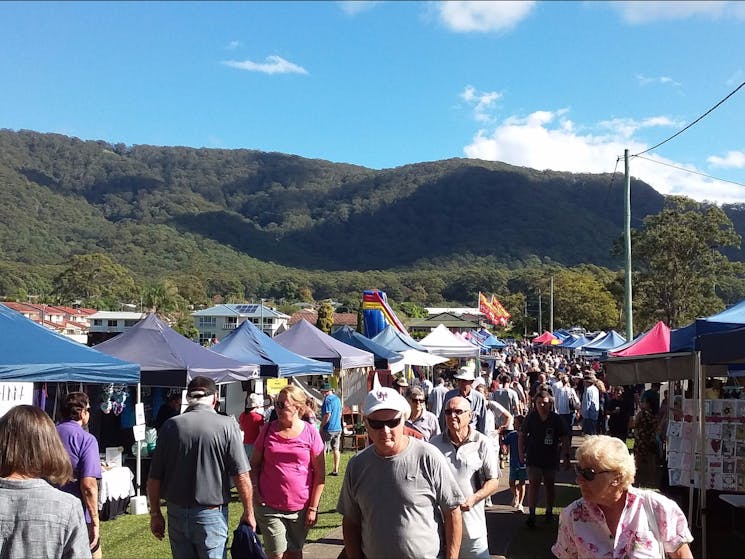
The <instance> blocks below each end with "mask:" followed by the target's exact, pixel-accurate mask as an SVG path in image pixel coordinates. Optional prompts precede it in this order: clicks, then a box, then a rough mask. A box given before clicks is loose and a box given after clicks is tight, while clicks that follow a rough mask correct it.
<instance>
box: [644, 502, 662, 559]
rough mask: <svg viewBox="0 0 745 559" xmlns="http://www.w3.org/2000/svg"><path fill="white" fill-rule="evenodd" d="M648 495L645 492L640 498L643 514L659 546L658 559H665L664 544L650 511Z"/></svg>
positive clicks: (654, 517) (655, 520) (655, 518)
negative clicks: (660, 558)
mask: <svg viewBox="0 0 745 559" xmlns="http://www.w3.org/2000/svg"><path fill="white" fill-rule="evenodd" d="M649 493H650V492H649V491H645V492H644V493H643V494H642V496H641V498H642V500H643V502H644V512H645V513H646V514H647V524H649V530H650V531H651V532H652V534H653V535H654V539H655V540H656V541H657V545H659V546H660V547H659V555H658V557H667V553H665V544H664V543H663V542H662V536H661V535H660V527H659V525H658V524H657V517H656V516H655V515H654V509H652V503H651V502H650V499H649Z"/></svg>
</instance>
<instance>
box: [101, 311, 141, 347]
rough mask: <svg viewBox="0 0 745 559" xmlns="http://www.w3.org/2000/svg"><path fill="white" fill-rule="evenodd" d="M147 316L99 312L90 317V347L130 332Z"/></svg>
mask: <svg viewBox="0 0 745 559" xmlns="http://www.w3.org/2000/svg"><path fill="white" fill-rule="evenodd" d="M145 316H147V315H146V314H145V313H140V312H131V311H98V312H96V313H93V314H91V315H89V316H88V320H89V321H90V328H89V329H88V345H90V346H94V345H96V344H100V343H101V342H105V341H106V340H108V339H110V338H113V337H114V336H116V335H117V334H121V333H122V332H124V331H126V330H128V329H129V328H131V327H132V326H134V325H135V324H137V323H138V322H139V321H140V320H142V319H143V318H145Z"/></svg>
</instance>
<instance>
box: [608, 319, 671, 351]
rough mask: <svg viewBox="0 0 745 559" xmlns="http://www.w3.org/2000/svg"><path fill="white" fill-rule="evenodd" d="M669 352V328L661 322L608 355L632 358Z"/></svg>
mask: <svg viewBox="0 0 745 559" xmlns="http://www.w3.org/2000/svg"><path fill="white" fill-rule="evenodd" d="M669 351H670V328H668V326H667V324H665V323H664V322H662V321H661V320H660V321H659V322H658V323H657V324H655V325H654V326H653V327H652V328H651V329H650V330H648V331H647V332H645V333H644V334H641V335H640V336H638V337H637V338H636V339H634V340H633V341H632V342H630V343H628V344H626V345H625V346H620V347H617V348H615V349H614V350H612V351H609V352H608V353H609V354H610V355H612V356H614V357H632V356H634V355H650V354H653V353H665V352H669Z"/></svg>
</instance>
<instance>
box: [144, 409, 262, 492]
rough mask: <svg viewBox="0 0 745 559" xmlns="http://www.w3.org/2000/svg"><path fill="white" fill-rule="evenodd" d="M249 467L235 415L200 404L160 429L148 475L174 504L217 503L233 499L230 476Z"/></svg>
mask: <svg viewBox="0 0 745 559" xmlns="http://www.w3.org/2000/svg"><path fill="white" fill-rule="evenodd" d="M250 469H251V468H250V466H249V465H248V459H247V458H246V452H245V450H244V448H243V437H242V436H241V432H240V430H239V428H238V424H237V423H236V422H235V420H233V419H232V418H231V417H228V416H224V415H219V414H217V413H215V411H214V410H213V409H212V408H210V407H209V406H205V405H196V406H192V407H190V408H188V409H187V410H186V412H184V413H183V414H182V415H179V416H176V417H173V418H171V419H169V420H168V421H166V422H165V423H164V424H163V426H162V427H161V428H160V433H158V441H157V443H156V446H155V455H154V456H153V462H152V464H151V465H150V474H149V477H150V478H152V479H157V480H160V490H161V496H162V497H163V498H164V499H165V500H166V501H168V502H170V503H174V504H176V505H179V506H182V507H189V506H194V505H202V506H214V505H222V504H225V503H228V502H229V501H230V478H231V476H236V475H239V474H242V473H245V472H248V471H249V470H250Z"/></svg>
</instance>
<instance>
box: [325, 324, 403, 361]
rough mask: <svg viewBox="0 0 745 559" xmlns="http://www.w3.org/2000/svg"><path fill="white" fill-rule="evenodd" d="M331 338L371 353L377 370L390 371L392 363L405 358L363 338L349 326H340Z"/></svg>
mask: <svg viewBox="0 0 745 559" xmlns="http://www.w3.org/2000/svg"><path fill="white" fill-rule="evenodd" d="M331 337H332V338H334V339H337V340H339V341H340V342H344V343H345V344H347V345H351V346H352V347H356V348H357V349H362V350H364V351H369V352H370V353H372V354H373V355H374V356H375V368H376V369H388V368H389V366H390V364H391V363H396V362H398V361H401V359H403V357H401V355H399V354H398V353H396V352H395V351H392V350H390V349H388V348H387V347H385V346H384V345H382V344H379V343H377V342H374V341H373V340H371V339H370V338H368V337H366V336H363V335H362V334H360V333H359V332H357V331H355V330H352V329H351V328H350V327H349V326H339V327H338V328H337V329H336V330H334V331H332V332H331Z"/></svg>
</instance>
